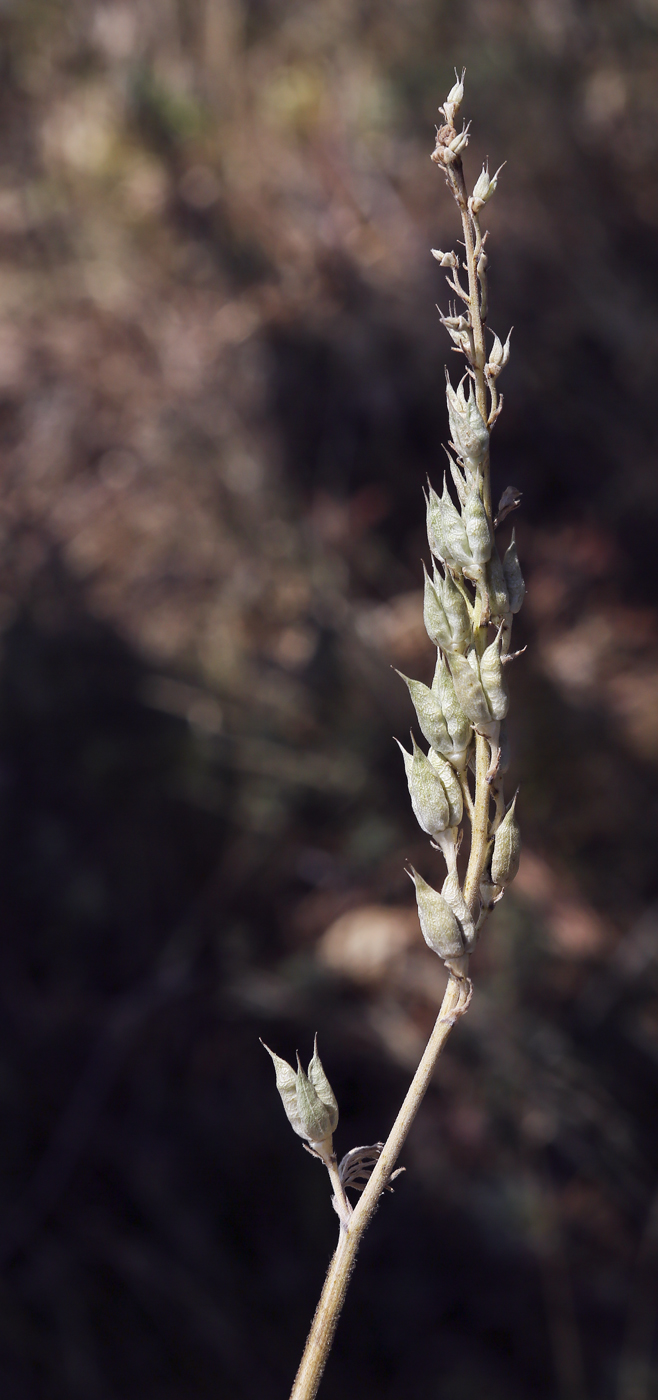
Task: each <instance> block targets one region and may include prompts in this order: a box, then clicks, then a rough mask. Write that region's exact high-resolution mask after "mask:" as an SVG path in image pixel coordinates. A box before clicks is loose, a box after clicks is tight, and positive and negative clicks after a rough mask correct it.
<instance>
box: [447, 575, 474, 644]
mask: <svg viewBox="0 0 658 1400" xmlns="http://www.w3.org/2000/svg"><path fill="white" fill-rule="evenodd" d="M441 602H442V604H443V611H444V613H445V616H446V621H447V623H448V626H449V628H450V635H451V638H452V646H451V647H450V648H449V650H450V651H466V648H467V647H468V646H470V644H471V641H472V639H473V629H472V627H471V617H470V613H469V609H468V604H467V602H466V599H465V597H464V595H463V593H462V591H461V589H460V588H458V587H457V584H456V583H455V581H454V579H453V577H452V574H451V573H450V570H449V569H446V572H445V578H444V579H443V583H442V587H441ZM446 649H447V648H444V650H446Z"/></svg>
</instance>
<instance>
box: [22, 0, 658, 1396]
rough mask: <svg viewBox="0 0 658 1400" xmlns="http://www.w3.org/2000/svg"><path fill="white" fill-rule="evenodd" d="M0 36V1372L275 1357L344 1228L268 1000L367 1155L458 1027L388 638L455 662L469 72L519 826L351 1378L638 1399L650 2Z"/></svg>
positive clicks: (108, 1384) (440, 1392)
mask: <svg viewBox="0 0 658 1400" xmlns="http://www.w3.org/2000/svg"><path fill="white" fill-rule="evenodd" d="M0 37H1V40H2V86H1V89H0V109H1V122H0V131H1V133H2V135H1V137H0V140H1V143H2V153H1V156H0V446H1V451H2V464H1V474H0V531H1V537H2V551H1V554H0V560H1V562H0V623H1V626H2V630H3V655H2V672H1V675H0V731H1V756H2V767H1V777H2V813H3V820H2V840H1V841H0V865H1V867H2V883H1V888H2V897H1V915H2V940H1V944H0V959H1V962H0V968H1V974H2V975H1V978H0V996H1V998H2V1013H3V1014H2V1032H1V1033H0V1055H1V1058H0V1100H1V1105H2V1113H1V1116H0V1122H1V1123H2V1140H1V1150H0V1260H1V1264H2V1285H1V1288H0V1375H1V1377H2V1393H3V1396H6V1397H8V1400H14V1398H15V1400H28V1397H29V1400H31V1397H35V1400H36V1397H44V1400H55V1397H60V1396H61V1397H64V1396H66V1397H67V1400H69V1397H71V1400H72V1398H73V1397H80V1400H97V1397H98V1400H114V1398H116V1400H131V1398H132V1397H133V1396H134V1397H137V1396H140V1397H141V1396H144V1395H148V1396H149V1397H153V1400H173V1398H174V1397H176V1400H183V1397H189V1400H193V1397H194V1400H196V1397H205V1396H208V1397H210V1396H211V1395H212V1396H216V1395H222V1396H227V1397H231V1400H233V1397H235V1400H240V1397H251V1396H254V1395H256V1394H258V1395H259V1396H262V1397H263V1398H264V1400H267V1397H270V1396H271V1397H274V1396H275V1395H277V1396H278V1395H281V1394H285V1393H286V1385H288V1384H289V1381H290V1379H291V1377H292V1374H293V1372H294V1368H295V1365H296V1361H297V1356H298V1352H299V1349H300V1347H301V1344H302V1341H303V1337H304V1335H305V1331H306V1326H307V1324H308V1321H309V1319H310V1316H311V1313H312V1310H313V1306H314V1303H315V1298H316V1295H317V1291H318V1289H319V1286H320V1282H321V1277H322V1274H323V1269H324V1267H325V1264H326V1260H327V1257H328V1254H329V1251H330V1249H331V1246H332V1242H333V1237H334V1233H335V1220H334V1218H333V1213H332V1211H331V1208H330V1204H329V1200H328V1196H327V1191H326V1183H325V1180H324V1174H323V1173H322V1172H321V1171H320V1169H319V1168H318V1167H317V1164H314V1163H313V1162H312V1161H311V1160H310V1159H309V1158H308V1157H307V1156H306V1155H305V1154H304V1153H303V1152H302V1151H301V1149H300V1148H299V1144H298V1143H297V1142H296V1141H295V1140H294V1139H293V1137H292V1135H291V1134H290V1132H289V1129H288V1127H287V1124H286V1123H285V1119H284V1115H283V1114H282V1112H281V1107H280V1103H279V1101H278V1097H277V1095H276V1093H275V1090H274V1085H273V1082H272V1076H271V1066H270V1065H269V1062H268V1061H267V1057H266V1056H265V1055H264V1054H263V1052H262V1050H261V1049H260V1046H259V1045H258V1038H257V1037H258V1035H259V1034H262V1035H263V1036H264V1038H265V1039H266V1040H267V1041H268V1043H269V1044H271V1045H273V1046H274V1047H275V1048H276V1049H277V1050H278V1051H280V1053H282V1054H284V1055H286V1056H289V1055H291V1054H293V1053H294V1050H295V1048H296V1045H298V1044H299V1047H300V1050H302V1051H303V1052H304V1050H306V1052H308V1051H309V1050H310V1044H311V1038H312V1034H313V1032H314V1031H315V1030H318V1031H319V1032H320V1040H321V1046H322V1056H323V1061H324V1063H325V1066H326V1068H327V1072H328V1073H329V1076H330V1079H331V1082H332V1084H333V1085H334V1086H335V1088H336V1091H337V1094H338V1098H339V1102H340V1105H341V1123H340V1125H339V1129H338V1135H337V1141H338V1146H339V1149H341V1150H347V1149H348V1148H350V1147H352V1146H354V1145H355V1144H360V1143H363V1142H372V1141H375V1140H377V1139H378V1138H380V1137H382V1136H383V1135H384V1134H385V1132H386V1130H387V1127H388V1125H389V1124H390V1122H391V1120H392V1117H393V1115H394V1112H395V1109H396V1107H397V1104H398V1102H399V1099H400V1097H401V1094H402V1092H403V1090H404V1087H405V1084H406V1082H407V1079H408V1074H409V1070H410V1067H411V1066H412V1065H413V1064H414V1063H415V1060H416V1057H417V1056H418V1054H419V1052H420V1049H421V1048H422V1044H423V1037H424V1036H425V1034H426V1032H427V1030H428V1029H429V1027H430V1025H431V1023H432V1020H433V1016H434V1014H435V1010H436V1006H437V1003H438V998H439V996H440V992H441V972H440V968H439V965H438V963H437V960H436V959H433V958H432V957H431V955H430V954H429V952H428V951H427V950H426V949H424V946H423V944H422V941H421V939H420V935H415V934H414V927H415V924H414V917H413V916H412V912H411V904H412V901H411V899H410V894H411V891H410V889H409V888H408V882H407V881H406V879H405V877H404V873H403V864H404V859H405V857H411V858H412V859H414V861H416V862H419V863H420V865H421V868H423V854H422V853H423V851H424V843H423V844H421V842H420V840H419V836H418V832H417V830H415V829H414V826H413V823H412V819H411V817H410V814H409V812H408V804H407V800H406V785H405V782H404V776H403V772H402V768H401V764H400V763H399V760H398V757H397V754H396V752H395V751H394V746H393V744H392V743H391V734H392V733H393V732H395V733H397V734H398V735H399V736H400V737H404V734H405V730H406V729H407V728H408V725H409V723H410V720H411V709H410V706H409V704H408V699H407V698H406V694H405V691H404V687H402V686H401V684H400V683H399V682H398V681H397V678H396V677H395V676H394V675H393V673H392V672H391V669H390V667H391V664H394V665H397V666H400V667H401V668H402V669H403V670H409V671H413V672H414V673H415V674H420V673H421V672H422V671H423V668H428V667H429V665H430V664H431V657H430V655H429V652H428V650H427V644H426V641H425V640H424V633H423V630H422V623H421V594H420V588H421V570H420V562H419V556H420V554H421V551H422V547H423V543H422V541H423V507H422V494H421V488H422V484H423V481H424V478H425V474H426V473H427V472H429V473H430V475H431V476H433V479H434V480H435V481H436V480H437V479H438V477H439V476H440V473H441V471H442V465H443V454H442V451H441V446H440V444H441V441H442V440H443V439H445V437H446V435H447V425H446V423H445V421H444V406H443V388H442V385H443V364H444V362H445V361H446V360H447V359H449V347H448V343H447V337H445V334H444V333H443V332H442V330H441V327H440V325H439V321H438V317H437V315H436V311H435V310H434V303H435V301H437V300H438V299H441V300H442V304H443V299H444V297H445V292H444V288H443V279H442V274H441V273H440V272H439V271H438V269H437V267H436V264H435V263H433V262H432V259H431V258H430V256H429V248H430V246H431V245H433V246H435V247H452V246H453V245H454V243H455V239H456V231H455V221H454V210H453V208H452V205H451V201H450V199H449V197H448V195H447V192H446V191H445V189H444V187H443V183H442V180H441V178H440V176H438V175H437V172H436V170H435V169H434V168H433V167H432V166H431V164H430V161H429V153H430V151H431V149H432V145H433V123H434V120H435V118H436V109H437V107H438V104H439V102H440V101H442V100H443V98H444V96H445V92H446V91H447V88H448V86H449V85H450V83H451V79H452V67H453V64H458V65H460V66H461V64H462V63H464V64H466V66H467V97H466V102H465V109H467V114H468V115H469V116H470V115H472V116H473V119H474V135H473V140H472V143H471V147H470V148H469V151H468V153H467V166H468V170H469V172H470V174H471V175H472V177H473V178H475V176H476V175H477V173H478V171H479V161H480V159H481V157H483V156H484V155H486V154H487V153H488V154H489V155H490V156H491V159H492V161H493V162H494V165H496V166H497V165H498V164H499V163H500V161H502V160H503V159H505V158H506V159H507V165H506V167H505V170H504V172H503V175H502V176H501V181H500V187H499V193H498V194H497V195H496V199H495V200H494V201H493V203H492V205H491V206H490V211H491V212H490V218H489V223H490V226H491V267H492V315H491V320H492V324H493V327H494V328H495V329H496V330H497V331H498V332H499V333H506V331H507V329H508V328H509V325H510V324H512V323H513V324H514V326H515V331H514V337H513V356H512V363H511V365H510V368H509V369H508V370H507V371H506V373H505V378H504V381H503V388H504V391H505V394H506V398H507V403H506V406H505V410H504V412H503V416H502V418H501V420H500V423H499V425H498V426H497V428H496V434H495V442H494V448H495V453H494V474H495V481H494V486H495V488H497V489H498V492H500V491H502V489H503V488H504V487H505V486H507V485H508V484H509V483H510V482H511V483H513V484H514V485H515V486H518V487H520V488H521V489H522V490H523V492H524V496H523V509H522V512H521V513H520V514H519V516H518V517H515V520H518V523H517V526H516V529H517V537H518V539H519V549H520V554H521V557H522V560H523V564H524V568H525V571H526V574H527V577H528V585H529V591H528V609H527V613H524V622H523V624H522V625H523V626H524V627H525V637H524V640H527V642H528V644H529V650H528V653H527V657H526V658H525V659H524V661H523V662H522V663H519V664H518V666H517V668H516V669H515V675H514V681H513V684H514V705H513V714H514V729H513V734H512V740H513V745H514V753H515V768H516V776H517V777H518V779H519V780H520V781H521V783H522V795H521V798H520V812H521V815H522V823H523V829H524V834H525V836H526V843H527V844H526V853H525V856H524V860H523V862H522V866H521V872H520V874H519V878H518V881H517V884H516V885H515V887H514V888H515V893H514V895H513V896H511V897H510V898H509V900H508V901H507V902H506V904H505V906H504V908H502V909H501V910H500V911H499V912H498V913H497V915H496V917H495V918H494V919H493V920H492V922H491V926H490V928H488V929H487V933H486V939H485V940H483V945H482V947H481V949H480V950H479V951H478V953H477V955H476V959H475V965H474V969H473V971H474V977H475V980H476V988H477V990H476V995H475V998H474V1001H473V1005H472V1007H471V1010H470V1011H469V1015H468V1018H467V1019H466V1020H465V1021H464V1023H463V1024H462V1026H460V1028H459V1031H458V1033H457V1034H456V1035H455V1036H454V1037H453V1041H452V1042H451V1045H450V1048H449V1051H448V1053H447V1054H446V1056H445V1058H444V1059H443V1060H442V1061H441V1064H440V1067H439V1070H438V1073H437V1077H436V1082H435V1084H434V1086H433V1089H432V1091H431V1093H430V1095H429V1097H428V1100H427V1103H426V1105H425V1107H424V1109H423V1112H422V1115H421V1118H420V1119H419V1121H418V1124H417V1126H416V1128H415V1129H414V1133H413V1136H412V1138H411V1139H410V1142H409V1145H408V1148H407V1150H406V1152H405V1158H404V1161H405V1165H406V1167H407V1172H406V1175H405V1176H404V1177H403V1178H401V1180H400V1182H399V1183H398V1184H397V1185H396V1191H395V1195H394V1196H393V1197H392V1198H387V1199H386V1201H385V1203H384V1204H383V1205H382V1207H381V1209H380V1211H379V1215H378V1217H377V1220H376V1223H375V1226H374V1227H373V1229H372V1232H371V1238H370V1239H369V1240H368V1242H367V1244H366V1246H365V1248H364V1251H363V1258H362V1260H361V1261H360V1265H359V1270H358V1271H357V1274H356V1276H355V1280H354V1283H353V1291H352V1295H351V1298H350V1301H349V1304H348V1307H347V1310H346V1313H345V1317H344V1319H343V1321H342V1322H341V1328H340V1331H339V1336H338V1340H337V1344H336V1351H335V1354H334V1356H333V1358H332V1362H331V1365H330V1368H329V1370H328V1372H327V1376H326V1379H325V1382H324V1392H325V1393H326V1396H327V1400H330V1397H331V1396H332V1395H333V1396H336V1397H337V1396H341V1400H344V1398H345V1397H347V1396H351V1395H357V1394H358V1395H359V1396H360V1397H362V1400H368V1397H373V1400H374V1397H375V1396H377V1397H378V1400H382V1398H383V1397H391V1400H392V1397H394V1396H396V1397H397V1396H398V1395H401V1394H405V1395H409V1396H416V1395H418V1396H420V1395H422V1396H423V1397H424V1400H433V1397H437V1400H439V1397H440V1398H441V1400H453V1397H454V1398H455V1400H462V1397H470V1396H471V1395H473V1396H475V1395H477V1396H478V1397H480V1396H482V1395H483V1394H484V1395H485V1396H486V1397H494V1400H495V1397H498V1396H499V1395H502V1394H503V1393H504V1394H505V1395H506V1396H510V1395H511V1396H515V1395H516V1396H519V1397H523V1396H526V1395H528V1396H529V1395H530V1394H532V1395H533V1397H534V1396H537V1395H546V1396H549V1395H550V1396H552V1395H553V1394H557V1393H559V1394H560V1395H561V1396H563V1397H564V1400H585V1397H589V1396H591V1397H597V1400H598V1397H599V1396H602V1397H603V1396H608V1395H614V1396H615V1400H645V1397H646V1400H648V1398H649V1396H650V1394H651V1393H652V1390H653V1389H654V1388H655V1383H656V1370H655V1361H654V1331H655V1322H656V1316H657V1315H658V1292H657V1286H656V1284H657V1277H656V1225H655V1221H656V1204H655V1201H656V1199H658V1198H657V1197H656V1194H655V1193H656V1188H657V1166H658V1163H657V1148H658V1135H657V1133H656V1128H655V1121H656V1107H657V1100H658V1094H657V1089H658V1081H657V1078H656V1066H657V1062H658V969H657V967H656V949H657V942H656V940H657V937H658V915H657V914H656V909H657V908H658V905H657V904H656V903H655V901H656V899H657V898H658V888H657V880H656V866H655V844H656V816H657V805H658V804H657V798H656V763H657V761H658V710H657V707H656V697H657V696H658V612H657V605H656V600H655V590H654V588H653V580H654V573H655V566H654V559H655V540H656V537H657V532H658V496H657V490H658V488H657V486H656V483H657V482H658V475H657V474H656V471H655V453H656V446H655V379H656V345H655V323H656V310H657V302H658V293H657V288H656V273H655V261H656V259H655V245H656V234H657V230H658V184H657V183H656V175H655V170H656V153H657V149H658V122H657V121H656V116H657V109H658V84H657V78H658V6H657V5H656V3H655V0H629V3H627V4H626V5H624V6H621V5H618V4H616V3H613V0H599V3H596V4H595V3H589V4H586V3H577V0H532V2H530V0H524V3H521V0H463V3H460V4H458V5H456V4H451V3H448V0H404V3H402V2H401V0H387V2H386V3H384V0H371V3H369V4H360V5H359V4H357V3H356V2H355V0H353V3H347V0H318V2H317V3H314V0H298V2H297V3H293V2H292V0H291V3H288V4H282V3H277V0H194V2H192V0H178V3H176V0H112V2H111V3H110V2H109V0H108V3H102V4H101V3H96V0H85V3H82V0H73V3H68V4H62V3H58V2H57V0H20V3H19V0H6V2H5V3H4V4H3V5H2V6H1V7H0ZM510 526H511V522H506V523H505V525H504V526H503V527H502V533H503V534H505V533H506V532H508V531H509V528H510ZM424 873H425V874H426V875H427V876H428V877H429V878H432V871H431V870H430V869H429V868H427V869H425V870H424Z"/></svg>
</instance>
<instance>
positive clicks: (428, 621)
mask: <svg viewBox="0 0 658 1400" xmlns="http://www.w3.org/2000/svg"><path fill="white" fill-rule="evenodd" d="M423 572H424V574H425V592H424V595H423V622H424V623H425V631H426V632H427V635H428V637H429V639H430V641H431V642H433V643H434V646H435V647H443V650H444V651H451V650H452V630H451V627H450V624H449V622H448V619H447V617H446V614H445V610H444V607H443V601H442V599H441V595H440V593H439V589H438V588H437V586H436V580H435V582H434V583H433V582H432V580H431V578H429V576H428V573H427V569H426V568H425V565H424V564H423ZM438 582H439V586H440V584H441V580H440V579H439V580H438Z"/></svg>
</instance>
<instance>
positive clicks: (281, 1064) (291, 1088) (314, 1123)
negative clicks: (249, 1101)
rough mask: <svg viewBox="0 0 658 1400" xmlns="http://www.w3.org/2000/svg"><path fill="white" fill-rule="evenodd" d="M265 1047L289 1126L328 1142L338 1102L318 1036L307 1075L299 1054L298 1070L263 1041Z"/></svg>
mask: <svg viewBox="0 0 658 1400" xmlns="http://www.w3.org/2000/svg"><path fill="white" fill-rule="evenodd" d="M261 1044H262V1045H263V1047H264V1049H265V1050H267V1053H268V1055H269V1056H270V1057H271V1059H272V1063H273V1065H274V1069H275V1073H276V1087H277V1089H278V1090H279V1093H280V1095H281V1101H282V1103H283V1107H284V1109H285V1111H286V1116H287V1118H288V1122H289V1123H290V1126H291V1127H292V1128H293V1129H294V1131H295V1132H296V1133H297V1134H298V1136H299V1137H301V1138H304V1139H305V1141H306V1142H310V1143H316V1144H317V1143H326V1142H327V1140H329V1148H330V1149H331V1143H330V1139H331V1136H332V1134H333V1133H334V1132H335V1130H336V1125H337V1123H338V1104H337V1102H336V1098H335V1095H334V1092H333V1089H332V1087H331V1085H330V1083H329V1080H328V1079H327V1076H326V1074H325V1072H324V1069H323V1068H322V1061H321V1060H320V1056H319V1055H318V1038H317V1036H316V1037H315V1044H314V1047H313V1059H312V1060H311V1063H310V1064H309V1067H308V1075H306V1074H304V1071H303V1069H302V1066H301V1064H300V1061H299V1055H298V1056H297V1071H296V1072H295V1070H294V1069H293V1067H292V1065H289V1064H288V1062H287V1060H282V1059H281V1056H280V1055H275V1053H274V1051H273V1050H270V1047H269V1045H265V1042H264V1041H261Z"/></svg>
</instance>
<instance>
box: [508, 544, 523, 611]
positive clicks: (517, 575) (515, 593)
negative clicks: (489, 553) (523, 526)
mask: <svg viewBox="0 0 658 1400" xmlns="http://www.w3.org/2000/svg"><path fill="white" fill-rule="evenodd" d="M503 573H504V575H505V583H506V584H507V592H508V593H509V602H510V608H511V611H512V612H513V613H517V612H519V611H520V610H521V608H522V606H523V599H524V598H525V583H524V580H523V574H522V573H521V565H520V564H519V556H518V554H517V552H516V538H515V534H514V531H513V530H512V539H511V541H510V543H509V545H508V546H507V549H506V550H505V554H504V557H503Z"/></svg>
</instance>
